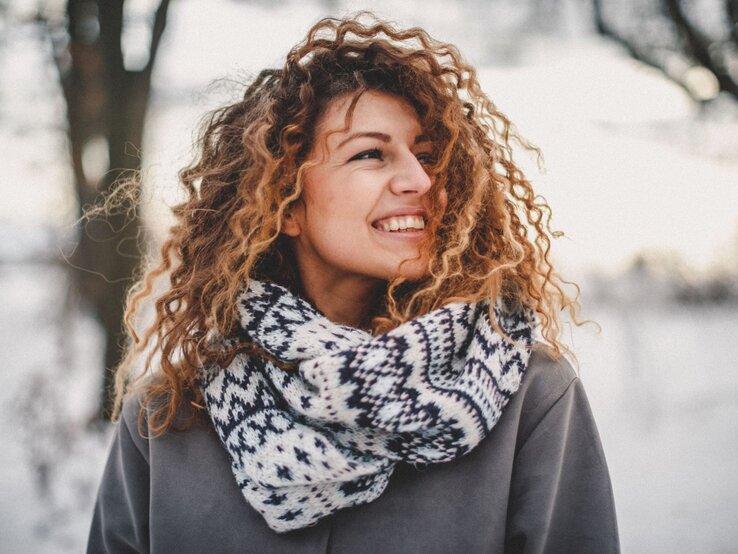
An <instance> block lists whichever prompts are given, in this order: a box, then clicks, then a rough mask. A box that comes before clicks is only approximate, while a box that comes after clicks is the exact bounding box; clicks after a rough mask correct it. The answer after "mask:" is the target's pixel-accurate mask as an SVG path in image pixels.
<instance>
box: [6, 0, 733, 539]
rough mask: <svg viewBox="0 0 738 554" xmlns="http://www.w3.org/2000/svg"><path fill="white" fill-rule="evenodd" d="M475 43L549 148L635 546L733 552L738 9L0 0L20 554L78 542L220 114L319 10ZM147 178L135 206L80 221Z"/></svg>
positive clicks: (563, 263)
mask: <svg viewBox="0 0 738 554" xmlns="http://www.w3.org/2000/svg"><path fill="white" fill-rule="evenodd" d="M359 9H371V10H373V11H374V12H375V13H376V14H377V15H379V16H381V17H384V18H387V19H391V20H394V21H396V22H398V23H399V24H401V25H420V26H422V27H424V28H425V29H427V30H428V31H429V32H430V33H431V34H432V35H433V36H435V37H436V38H438V39H441V40H443V41H448V42H452V43H455V44H456V45H458V46H459V48H460V49H461V51H462V54H463V55H464V56H465V58H466V59H467V60H468V61H469V62H471V63H472V64H474V65H475V66H476V67H478V69H479V77H480V80H481V82H482V85H483V87H484V89H485V91H486V92H487V93H488V94H489V96H490V97H491V98H492V100H493V101H494V102H495V103H496V105H497V107H498V108H499V109H500V110H501V111H502V112H504V113H505V114H507V115H508V116H509V117H510V118H511V119H512V121H513V122H515V123H516V125H517V128H518V130H519V131H520V132H521V134H522V135H523V136H524V137H526V138H527V139H529V140H530V141H531V142H533V143H534V144H536V145H537V146H539V147H540V148H541V149H542V150H543V153H544V159H545V165H544V167H543V168H539V166H538V165H537V163H536V160H535V159H534V158H533V157H531V156H530V155H528V154H527V153H525V152H524V151H519V152H518V154H517V155H518V158H517V159H518V161H519V162H520V163H521V164H522V165H523V167H524V168H525V169H526V171H527V174H528V176H529V177H530V179H531V180H532V181H533V183H534V185H535V186H536V187H537V191H538V192H539V193H541V194H542V195H543V196H545V197H546V198H547V199H548V201H549V203H550V204H551V206H552V208H553V213H554V218H553V227H554V228H555V229H558V230H562V231H564V232H565V236H564V237H563V238H561V239H559V240H557V241H556V242H555V245H554V258H555V260H556V262H557V265H558V267H559V269H560V271H561V272H562V274H563V275H564V277H567V278H569V279H572V280H574V281H576V282H578V283H579V284H580V285H581V286H582V292H583V296H582V300H583V305H584V312H583V315H584V317H586V318H591V319H593V320H595V321H597V323H599V325H600V326H601V331H598V330H597V328H596V327H595V326H592V325H588V326H584V327H581V328H578V327H575V326H568V327H567V331H566V337H565V338H566V341H567V342H568V343H569V344H570V345H571V346H572V348H573V349H574V351H575V352H576V355H577V358H578V360H579V373H580V376H581V378H582V380H583V382H584V384H585V387H586V389H587V391H588V394H589V397H590V401H591V404H592V407H593V410H594V414H595V418H596V420H597V423H598V426H599V430H600V434H601V438H602V441H603V444H604V448H605V452H606V454H607V458H608V463H609V467H610V473H611V476H612V481H613V486H614V491H615V500H616V505H617V510H618V518H619V525H620V531H621V542H622V547H623V551H624V552H669V553H672V552H734V551H735V550H736V548H738V547H736V544H738V528H737V527H736V525H735V520H736V515H737V512H738V509H737V508H736V506H737V505H738V474H737V473H736V463H735V459H736V457H737V455H738V440H737V439H736V437H737V436H738V434H737V433H736V432H735V424H736V422H738V395H737V394H736V393H738V372H737V371H736V369H738V362H737V360H738V1H735V0H693V1H681V0H459V1H456V2H450V1H448V0H446V1H441V0H422V1H414V0H405V1H402V2H397V1H394V2H393V1H365V2H361V3H359V2H353V1H349V0H345V1H343V0H324V1H320V0H312V1H311V0H305V1H298V0H283V1H281V0H271V1H267V0H251V1H249V0H208V1H206V0H176V1H171V2H169V1H167V0H126V1H123V0H101V1H99V2H96V1H90V0H69V1H64V0H48V1H34V0H0V138H1V139H2V149H1V150H0V152H2V154H1V156H2V168H3V169H2V171H0V198H2V202H0V235H1V236H2V240H0V306H1V307H2V308H0V337H1V339H0V340H2V348H0V362H1V364H0V378H1V379H2V386H1V387H0V421H2V425H0V441H1V442H0V443H1V444H2V445H3V447H2V448H0V490H1V491H2V494H0V551H2V552H34V553H42V552H79V551H82V550H83V548H84V545H85V542H86V534H87V530H88V525H89V521H90V515H91V510H92V506H93V502H94V495H95V492H96V487H97V484H98V481H99V479H100V475H101V472H102V467H103V464H104V460H105V455H106V450H107V447H108V443H109V440H110V432H111V426H110V424H109V423H106V422H105V415H106V413H107V407H106V402H107V400H106V396H105V394H104V392H103V391H104V390H105V387H106V383H107V381H106V379H107V374H106V371H105V368H106V367H112V366H113V365H114V364H115V362H116V360H117V357H118V356H119V351H120V349H119V345H120V344H121V340H122V339H121V336H120V334H119V332H120V317H121V301H120V298H121V295H122V291H123V290H124V289H125V287H126V286H127V284H128V278H129V276H130V273H131V271H132V269H133V268H134V267H135V266H136V264H137V263H138V260H139V255H140V254H139V248H138V247H141V248H143V250H144V251H153V250H156V245H157V244H159V243H160V242H161V240H162V238H163V237H164V235H165V233H166V230H167V228H168V225H169V223H170V216H169V213H168V206H171V205H172V204H173V203H174V202H176V201H177V199H178V197H179V191H178V182H177V171H178V170H179V169H180V168H181V167H183V166H184V165H186V164H187V163H188V161H189V160H190V158H191V156H192V153H193V150H192V144H193V140H194V138H195V136H196V129H197V127H198V124H199V122H200V121H201V119H202V117H203V116H204V115H205V114H206V112H207V111H208V110H209V109H212V108H214V107H216V106H218V105H221V104H223V103H225V102H228V101H230V100H232V99H234V98H236V97H238V96H239V95H240V94H241V93H242V86H243V83H244V82H245V81H247V80H248V79H249V78H250V77H252V76H254V75H255V74H256V73H257V72H258V71H259V70H260V69H261V68H264V67H278V66H280V65H281V64H282V62H283V57H284V55H285V54H286V52H287V51H288V49H289V48H290V47H291V46H292V45H294V44H295V43H296V42H298V41H299V40H301V39H302V37H303V35H304V33H305V31H306V30H307V29H308V27H309V26H310V25H311V24H312V23H314V22H315V21H316V20H317V19H319V18H320V17H323V16H325V15H331V14H346V13H350V12H354V11H356V10H359ZM135 170H141V174H142V177H143V180H142V181H143V186H142V188H141V189H140V190H139V191H138V194H137V198H136V203H135V205H128V206H120V207H119V209H117V210H113V212H112V213H111V214H110V215H109V216H106V217H98V218H94V219H92V220H83V221H80V215H81V213H82V212H81V209H82V207H84V206H86V205H90V204H91V203H93V202H95V201H96V199H99V194H100V193H102V192H104V191H105V190H107V188H108V187H110V185H111V184H112V183H113V181H114V180H115V178H117V177H119V176H120V175H121V174H122V173H123V174H124V173H125V172H126V171H135Z"/></svg>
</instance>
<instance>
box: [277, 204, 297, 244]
mask: <svg viewBox="0 0 738 554" xmlns="http://www.w3.org/2000/svg"><path fill="white" fill-rule="evenodd" d="M296 209H299V206H297V205H295V206H292V207H291V208H289V209H288V210H287V211H286V212H285V213H284V216H283V218H282V232H283V233H284V234H285V235H287V236H288V237H292V238H295V237H297V236H299V235H300V233H301V232H302V227H301V226H300V222H299V221H298V217H297V215H296V214H295V210H296Z"/></svg>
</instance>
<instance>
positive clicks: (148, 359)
mask: <svg viewBox="0 0 738 554" xmlns="http://www.w3.org/2000/svg"><path fill="white" fill-rule="evenodd" d="M367 19H368V20H367ZM366 91H377V92H383V93H387V94H391V95H395V96H397V97H400V98H402V99H404V100H405V101H407V102H408V103H409V104H410V105H411V106H412V107H413V108H414V109H415V111H416V112H417V115H418V118H419V120H420V122H421V125H422V128H423V131H424V134H425V135H427V136H428V137H429V138H430V139H431V141H432V143H433V145H434V149H435V150H436V155H435V161H434V163H433V166H432V167H431V168H430V169H429V172H430V173H431V174H432V176H433V182H434V183H438V184H440V185H438V186H436V185H435V184H434V186H433V188H432V189H431V191H430V195H431V207H432V210H431V211H432V212H433V213H434V214H435V215H433V216H431V218H430V221H429V222H428V224H427V229H428V230H429V232H428V233H427V237H426V239H425V240H424V242H423V243H422V244H421V249H422V251H425V252H427V253H428V254H429V255H428V257H427V259H428V267H427V275H426V276H424V277H422V278H420V279H415V280H407V279H405V278H403V277H401V276H398V277H396V278H394V279H393V280H391V281H390V282H389V283H387V286H386V288H384V289H383V291H382V295H383V298H382V301H381V302H380V303H379V305H380V306H381V309H380V311H379V313H377V314H375V316H374V317H373V319H372V320H371V328H372V331H373V332H374V333H375V334H378V333H384V332H387V331H388V330H390V329H392V328H394V327H396V326H398V325H400V324H401V323H403V322H405V321H408V320H409V319H412V318H415V317H418V316H420V315H422V314H425V313H427V312H429V311H431V310H433V309H436V308H438V307H440V306H442V305H444V304H447V303H449V302H454V301H459V300H462V301H468V302H472V301H480V300H485V299H489V300H494V299H496V298H498V297H502V298H504V299H505V300H506V301H508V302H513V303H514V304H515V305H517V306H524V307H527V308H529V309H531V310H532V311H533V312H534V313H535V314H536V319H537V322H538V332H539V335H540V338H541V340H542V341H543V342H545V343H547V344H548V345H549V346H550V347H551V349H552V351H553V352H554V353H555V355H557V356H558V355H561V354H562V353H565V352H568V349H567V348H566V346H565V345H564V344H563V343H562V342H561V341H560V334H561V330H562V329H561V327H562V324H561V319H560V315H559V314H560V312H561V310H562V309H564V308H568V309H569V311H570V313H571V315H572V317H573V318H574V320H575V321H576V316H577V311H578V308H579V304H578V302H577V297H576V296H577V295H578V288H576V285H574V286H575V288H576V295H575V296H573V297H572V296H570V295H568V294H567V293H566V292H565V291H564V286H565V285H566V284H567V282H566V281H564V280H562V279H561V278H560V277H559V276H558V274H557V273H556V272H554V270H553V267H552V264H551V262H550V260H549V251H550V246H551V238H553V237H555V236H557V233H556V232H554V231H552V230H551V228H550V218H551V210H550V208H549V206H548V204H547V203H546V201H545V200H544V199H543V198H542V197H540V196H537V195H536V194H535V193H534V191H533V187H532V186H531V183H530V182H529V181H528V180H527V179H526V178H525V176H524V175H523V173H522V171H521V170H520V168H519V167H518V166H517V165H516V164H515V163H514V161H513V152H512V142H516V143H518V144H519V145H521V146H522V147H523V148H525V149H528V150H530V151H533V152H535V153H536V154H537V155H538V156H539V159H540V156H541V153H540V151H539V150H538V148H536V147H535V146H532V145H531V144H530V143H528V142H527V141H525V140H524V139H522V138H521V137H520V136H519V135H518V134H517V133H516V131H515V129H514V127H513V125H512V124H511V122H510V121H509V120H508V118H507V117H506V116H505V115H504V114H502V113H501V112H500V111H498V110H497V108H496V107H495V105H494V104H493V103H492V102H491V101H490V100H489V98H488V97H487V96H486V95H485V94H484V92H482V90H481V87H480V85H479V82H478V80H477V77H476V72H475V70H474V69H473V68H472V67H471V66H469V65H467V64H466V63H464V62H463V61H462V59H461V56H460V54H459V52H458V50H457V49H456V48H455V47H454V46H452V45H450V44H445V43H441V42H438V41H436V40H434V39H433V38H431V37H430V36H429V35H428V34H427V33H426V32H425V31H424V30H422V29H419V28H411V29H406V30H403V29H398V28H397V27H395V26H394V25H392V24H390V23H387V22H384V21H381V20H377V19H376V18H375V17H374V16H371V14H366V13H362V14H360V15H359V16H353V17H349V18H345V19H334V18H326V19H323V20H321V21H319V22H318V23H316V24H315V25H314V26H313V27H312V28H311V29H310V30H309V32H308V34H307V37H306V38H305V40H304V41H303V42H301V43H300V44H298V45H297V46H295V47H294V48H293V49H292V50H291V51H290V52H289V53H288V55H287V59H286V63H285V64H284V67H283V68H282V69H281V70H265V71H262V72H261V73H260V74H259V75H258V77H257V78H256V79H255V80H254V81H253V82H252V83H251V84H250V86H248V88H247V90H246V92H245V95H244V96H243V99H241V100H240V101H238V102H235V103H233V104H231V105H228V106H225V107H223V108H220V109H219V110H217V111H215V112H214V113H213V114H212V116H211V117H210V118H209V120H208V121H207V122H206V124H205V126H204V131H203V133H202V136H201V140H200V143H199V151H198V156H197V158H196V160H195V161H194V162H193V163H192V164H191V165H190V166H189V167H187V168H185V169H184V170H183V171H182V172H181V173H180V180H181V183H182V185H183V186H184V188H185V189H186V193H187V198H186V200H185V201H184V202H182V203H181V204H179V205H178V206H176V207H174V209H173V211H174V215H175V218H176V223H175V225H174V226H173V227H172V229H171V231H170V236H169V238H168V239H167V240H166V241H165V243H164V244H163V246H162V248H161V261H160V262H159V263H158V265H155V266H154V267H152V268H150V269H149V270H148V271H147V272H146V274H145V275H144V277H143V278H142V279H141V280H140V281H139V282H138V283H137V284H136V285H134V287H133V288H132V289H131V291H130V293H129V297H128V307H127V310H126V317H125V323H126V327H127V329H128V332H129V335H130V344H129V346H128V351H127V354H126V357H125V358H124V361H123V363H122V364H121V366H120V367H119V368H118V372H117V376H116V408H115V413H116V414H118V413H119V411H120V406H121V403H122V399H123V397H124V395H125V393H126V391H128V390H130V389H131V388H132V385H133V384H134V383H138V382H145V386H144V388H145V391H146V392H145V395H144V405H146V404H150V400H151V399H153V398H155V397H156V398H164V399H165V401H164V402H157V403H156V406H155V408H154V409H153V410H152V411H151V413H150V414H149V429H150V431H151V432H152V433H153V434H154V435H156V434H160V433H162V432H163V431H165V430H166V429H167V428H169V427H170V426H172V423H173V422H174V420H175V416H176V414H177V411H178V406H180V405H181V404H182V403H183V402H184V401H189V402H190V404H191V405H192V406H193V407H194V410H195V412H196V411H197V410H199V409H203V408H202V405H201V404H202V396H201V393H200V391H199V388H198V386H197V370H198V368H201V367H203V366H205V365H209V364H213V363H218V364H220V365H223V364H224V363H227V362H228V361H229V360H230V359H232V358H233V356H234V355H235V351H231V352H228V353H226V354H225V355H224V353H223V352H221V351H215V350H213V348H212V347H211V342H212V336H213V334H214V333H219V334H228V333H230V332H232V331H233V330H234V324H235V318H236V314H235V305H236V299H237V297H238V295H239V293H240V292H241V291H242V290H243V289H244V287H245V286H246V285H247V284H248V282H249V279H251V278H254V279H257V278H258V279H266V280H271V281H273V282H276V283H279V284H282V285H283V286H285V287H287V288H289V289H290V290H292V291H294V292H296V293H298V294H299V293H300V280H299V275H298V273H297V269H296V263H295V259H294V256H293V253H292V252H291V248H290V244H289V242H288V241H287V240H286V237H285V235H284V234H283V233H281V229H282V222H283V218H284V216H285V214H286V213H287V211H288V210H289V209H290V207H291V206H292V205H293V204H294V203H295V202H297V201H298V200H299V199H300V197H301V193H302V187H303V181H304V177H305V171H306V169H307V168H308V167H309V166H310V164H311V163H312V162H309V161H307V157H308V154H309V153H310V152H311V149H312V148H313V147H314V142H315V140H316V137H315V134H316V133H315V129H316V126H317V125H318V123H319V122H320V118H321V116H323V115H324V114H325V112H326V109H327V108H328V107H329V105H330V104H331V102H332V101H333V100H335V99H336V98H338V97H341V96H345V95H347V94H349V95H354V96H353V103H352V105H351V108H349V112H348V113H347V126H348V124H349V123H348V121H349V118H350V117H351V113H352V108H353V106H355V105H356V102H357V100H358V98H359V96H360V95H361V94H362V93H364V92H366ZM441 188H445V191H446V193H447V197H448V203H447V206H446V208H445V210H443V209H441V210H439V209H437V208H438V207H439V206H440V205H441V201H440V200H439V196H440V193H439V191H440V189H441ZM159 277H164V278H166V277H168V284H167V286H166V289H165V290H164V291H163V292H161V293H158V294H155V292H154V291H155V282H156V281H157V279H158V278H159ZM150 297H155V298H156V300H155V303H154V305H155V319H154V322H153V324H152V325H151V326H150V327H148V328H147V329H146V330H145V331H144V332H143V334H142V335H141V336H139V335H138V334H137V333H136V330H135V328H136V325H135V319H136V317H135V316H136V314H137V311H140V310H139V305H140V303H141V302H142V301H143V300H144V299H146V298H150ZM492 303H493V304H494V302H492ZM239 348H240V349H241V350H239V351H243V349H246V350H248V349H249V345H240V346H239ZM144 352H146V353H147V354H146V355H145V356H143V357H144V359H145V361H144V367H145V371H144V373H143V374H138V375H135V372H134V371H133V369H132V368H133V366H134V365H135V364H134V359H138V357H139V356H142V355H143V354H144ZM154 366H156V367H157V368H158V369H159V371H158V372H154V371H153V369H152V368H153V367H154ZM149 373H151V374H154V373H155V374H156V378H155V379H147V380H145V381H140V380H141V379H142V377H143V376H144V375H146V374H149ZM142 409H143V408H142Z"/></svg>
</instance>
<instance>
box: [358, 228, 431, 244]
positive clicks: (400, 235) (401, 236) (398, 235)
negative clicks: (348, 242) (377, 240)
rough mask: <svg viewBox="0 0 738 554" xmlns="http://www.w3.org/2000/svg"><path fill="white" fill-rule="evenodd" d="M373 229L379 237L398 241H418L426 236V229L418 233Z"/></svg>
mask: <svg viewBox="0 0 738 554" xmlns="http://www.w3.org/2000/svg"><path fill="white" fill-rule="evenodd" d="M371 227H372V230H373V231H374V232H376V233H378V234H379V235H381V236H383V237H387V238H391V239H396V240H407V241H417V240H420V239H422V238H423V237H424V236H425V229H422V230H418V231H382V230H381V229H377V228H376V227H374V226H373V225H372V226H371Z"/></svg>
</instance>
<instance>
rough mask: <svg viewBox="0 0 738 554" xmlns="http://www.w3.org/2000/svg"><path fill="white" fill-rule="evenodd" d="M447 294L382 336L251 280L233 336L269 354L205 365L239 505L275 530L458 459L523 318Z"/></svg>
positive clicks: (515, 360)
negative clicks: (403, 474) (395, 477)
mask: <svg viewBox="0 0 738 554" xmlns="http://www.w3.org/2000/svg"><path fill="white" fill-rule="evenodd" d="M488 307H489V304H488V303H487V302H480V303H476V304H474V303H454V304H448V305H446V306H444V307H442V308H440V309H437V310H435V311H433V312H430V313H428V314H426V315H424V316H422V317H419V318H417V319H414V320H411V321H408V322H407V323H404V324H403V325H400V326H399V327H397V328H395V329H393V330H392V331H390V332H388V333H387V334H384V335H379V336H372V335H371V334H369V333H367V332H365V331H362V330H359V329H355V328H352V327H347V326H343V325H338V324H335V323H332V322H331V321H329V320H328V319H326V318H325V317H324V316H323V315H321V314H320V313H319V312H317V311H316V310H315V309H314V308H313V307H312V306H311V305H310V304H308V303H307V302H306V301H305V300H303V299H302V298H300V297H298V296H295V295H293V294H292V293H290V292H289V291H288V290H286V289H285V288H283V287H281V286H278V285H275V284H272V283H265V282H259V281H255V280H251V281H250V285H249V288H248V290H246V291H245V292H244V293H242V295H241V296H240V298H239V304H238V311H239V319H240V324H241V330H242V334H239V336H238V339H239V340H244V339H246V340H248V341H253V343H255V344H256V345H258V346H259V347H260V348H261V349H263V350H264V351H265V352H266V353H268V354H269V355H271V356H272V357H274V359H277V360H280V361H283V362H288V363H294V364H297V368H296V369H294V370H291V371H290V370H283V369H280V368H279V367H278V366H277V365H275V364H274V363H272V362H271V361H268V360H266V359H264V358H262V357H257V356H248V355H245V354H239V355H237V356H236V357H235V358H234V359H233V361H232V362H231V363H230V365H229V366H228V367H226V368H225V369H222V368H220V367H210V368H206V369H204V370H203V372H202V374H201V377H200V385H201V387H202V391H203V393H204V399H205V403H206V406H207V410H208V413H209V414H210V417H211V419H212V421H213V424H214V426H215V430H216V432H217V433H218V436H219V437H220V440H221V441H222V443H223V445H224V446H225V448H226V450H227V451H228V454H229V457H230V460H231V466H232V469H233V473H234V475H235V478H236V481H237V483H238V486H239V487H240V488H241V491H242V492H243V495H244V497H245V498H246V500H247V501H248V503H249V504H250V505H251V506H252V507H253V508H254V509H256V510H257V511H258V512H259V513H261V514H262V516H263V517H264V519H265V520H266V522H267V524H268V525H269V527H271V528H272V529H273V530H275V531H277V532H284V531H290V530H293V529H299V528H302V527H306V526H308V525H312V524H315V523H316V522H317V521H318V520H319V519H321V518H323V517H325V516H327V515H330V514H332V513H334V512H336V511H337V510H340V509H342V508H347V507H349V506H356V505H358V504H364V503H367V502H371V501H372V500H374V499H376V498H377V497H378V496H379V495H380V494H381V493H382V491H383V490H384V488H385V487H386V486H387V482H388V480H389V478H390V475H391V474H392V471H393V469H394V467H395V464H396V463H397V462H406V463H422V464H428V463H439V462H447V461H450V460H453V459H455V458H458V457H459V456H463V455H464V454H466V453H467V452H469V451H470V450H471V449H473V448H474V447H475V446H476V445H477V444H479V442H480V441H481V440H482V439H483V438H484V437H485V435H487V433H489V431H490V429H491V428H492V427H493V426H494V425H495V424H496V423H497V421H498V419H499V418H500V415H501V412H502V409H503V407H504V406H505V404H507V402H508V400H509V399H510V397H511V395H512V394H513V393H514V392H515V391H516V390H517V389H518V387H519V386H520V381H521V378H522V377H523V374H524V372H525V370H526V366H527V363H528V358H529V355H530V345H531V343H532V329H531V321H532V317H531V315H530V314H529V313H510V312H508V311H506V310H505V309H504V308H503V306H502V304H501V302H497V304H496V305H495V308H494V315H495V318H496V320H497V321H498V323H499V324H500V326H501V328H502V329H503V330H504V331H505V333H506V334H507V335H508V337H509V338H510V339H512V340H513V341H514V342H511V341H510V340H508V339H506V338H504V337H503V336H502V335H501V334H499V333H497V332H496V331H495V330H494V329H493V328H492V326H491V325H490V320H489V314H488Z"/></svg>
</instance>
